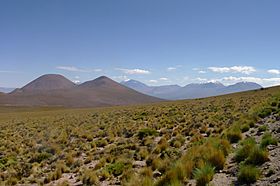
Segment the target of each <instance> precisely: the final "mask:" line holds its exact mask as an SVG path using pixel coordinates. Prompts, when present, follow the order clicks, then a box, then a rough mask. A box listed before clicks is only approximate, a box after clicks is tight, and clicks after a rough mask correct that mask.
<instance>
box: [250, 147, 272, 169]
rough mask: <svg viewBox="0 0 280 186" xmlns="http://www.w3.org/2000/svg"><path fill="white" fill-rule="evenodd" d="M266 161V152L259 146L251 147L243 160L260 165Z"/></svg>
mask: <svg viewBox="0 0 280 186" xmlns="http://www.w3.org/2000/svg"><path fill="white" fill-rule="evenodd" d="M266 161H268V152H267V151H266V150H264V149H262V148H260V147H259V146H255V147H254V148H253V149H251V151H250V154H249V156H248V158H247V159H246V160H245V163H246V164H253V165H261V164H263V163H264V162H266Z"/></svg>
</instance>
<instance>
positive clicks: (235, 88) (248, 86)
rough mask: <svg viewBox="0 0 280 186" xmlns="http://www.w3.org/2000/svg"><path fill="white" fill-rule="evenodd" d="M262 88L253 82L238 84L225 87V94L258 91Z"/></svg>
mask: <svg viewBox="0 0 280 186" xmlns="http://www.w3.org/2000/svg"><path fill="white" fill-rule="evenodd" d="M260 88H262V86H260V85H259V84H257V83H253V82H240V83H236V84H234V85H229V86H228V87H227V90H226V91H227V93H234V92H241V91H248V90H254V89H260Z"/></svg>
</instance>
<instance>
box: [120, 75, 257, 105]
mask: <svg viewBox="0 0 280 186" xmlns="http://www.w3.org/2000/svg"><path fill="white" fill-rule="evenodd" d="M121 84H123V85H125V86H127V87H129V88H131V89H134V90H136V91H138V92H142V93H143V94H147V95H150V96H154V97H158V98H162V99H169V100H177V99H194V98H204V97H210V96H217V95H224V94H230V93H235V92H243V91H248V90H255V89H260V88H262V86H260V85H259V84H257V83H253V82H240V83H236V84H234V85H229V86H225V85H223V84H222V83H219V82H215V83H212V82H211V83H200V84H188V85H186V86H184V87H181V86H179V85H164V86H148V85H146V84H144V83H142V82H140V81H136V80H128V81H122V82H121Z"/></svg>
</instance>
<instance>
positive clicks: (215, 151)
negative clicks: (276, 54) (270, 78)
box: [0, 87, 280, 186]
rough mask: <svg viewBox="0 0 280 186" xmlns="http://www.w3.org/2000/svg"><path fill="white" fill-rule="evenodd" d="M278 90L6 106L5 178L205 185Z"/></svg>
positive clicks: (1, 136)
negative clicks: (109, 103)
mask: <svg viewBox="0 0 280 186" xmlns="http://www.w3.org/2000/svg"><path fill="white" fill-rule="evenodd" d="M279 92H280V87H273V88H269V89H263V90H257V91H249V92H244V93H237V94H231V95H225V96H218V97H211V98H205V99H196V100H182V101H172V102H162V103H156V104H149V105H135V106H117V107H108V108H93V109H66V108H34V107H29V108H23V107H22V108H17V107H1V108H0V182H1V184H2V185H15V184H38V185H43V184H56V185H59V184H60V185H74V184H78V183H80V184H84V185H99V184H100V183H107V184H109V185H110V184H121V185H138V186H139V185H184V184H186V183H187V182H188V180H190V179H196V181H197V184H198V185H205V184H206V183H208V182H209V181H210V180H211V179H212V177H213V174H214V173H215V172H217V171H218V170H220V169H223V166H224V164H225V158H226V157H227V155H228V154H229V152H230V151H231V150H232V149H231V145H230V143H235V142H238V141H239V140H241V139H242V138H243V136H242V132H244V131H246V130H247V129H248V127H249V128H250V127H253V125H254V122H256V121H257V120H258V118H261V117H263V116H265V115H267V114H270V113H271V112H273V111H275V110H272V111H271V110H268V109H270V108H266V103H267V101H268V100H269V99H271V98H272V96H273V95H276V94H278V93H279ZM278 101H279V100H278V99H277V100H276V105H274V107H275V108H277V107H279V103H278ZM266 112H267V113H266ZM245 168H246V167H245ZM245 168H243V169H242V170H243V171H244V172H245Z"/></svg>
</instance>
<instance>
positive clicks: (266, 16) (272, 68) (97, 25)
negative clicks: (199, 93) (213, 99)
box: [0, 0, 280, 87]
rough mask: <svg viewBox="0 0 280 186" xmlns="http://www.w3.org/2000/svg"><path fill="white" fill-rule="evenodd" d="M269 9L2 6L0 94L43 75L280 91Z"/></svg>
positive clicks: (176, 3) (138, 4) (188, 4)
mask: <svg viewBox="0 0 280 186" xmlns="http://www.w3.org/2000/svg"><path fill="white" fill-rule="evenodd" d="M279 8H280V1H278V0H270V1H263V0H246V1H244V0H234V1H224V0H211V1H208V0H204V1H203V0H201V1H194V0H189V1H185V0H172V1H171V0H153V1H151V0H141V1H136V0H135V1H131V0H118V1H116V0H104V1H94V0H83V1H75V0H60V1H56V0H48V1H38V0H25V1H22V0H6V1H4V0H2V1H0V86H4V87H21V86H23V85H24V84H26V83H28V82H29V81H31V80H33V79H34V78H36V77H38V76H40V75H42V74H46V73H59V74H62V75H65V76H66V77H67V78H69V79H71V80H73V81H75V82H84V81H87V80H91V79H94V78H96V77H98V76H100V75H107V76H109V77H111V78H113V79H115V80H117V81H121V80H126V79H136V80H140V81H142V82H144V83H147V84H150V85H162V84H179V85H185V84H188V83H198V82H208V81H221V82H222V83H224V84H232V83H235V82H238V81H255V82H257V83H260V84H262V85H263V86H270V85H276V84H280V65H279V62H280V22H279V20H280V11H279Z"/></svg>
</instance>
